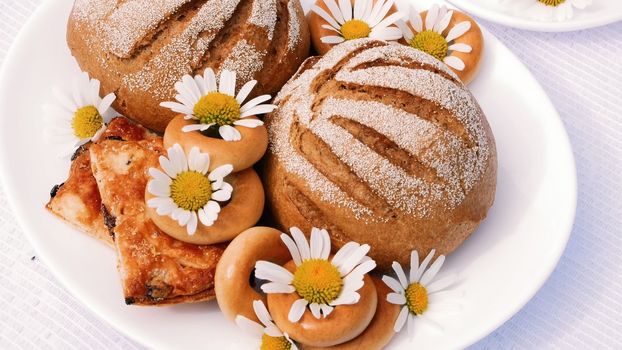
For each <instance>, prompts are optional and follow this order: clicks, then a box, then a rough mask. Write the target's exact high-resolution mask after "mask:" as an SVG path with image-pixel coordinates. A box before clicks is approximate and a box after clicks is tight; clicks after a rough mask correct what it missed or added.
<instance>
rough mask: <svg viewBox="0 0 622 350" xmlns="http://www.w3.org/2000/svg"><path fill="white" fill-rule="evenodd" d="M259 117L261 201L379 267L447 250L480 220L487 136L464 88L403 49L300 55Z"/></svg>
mask: <svg viewBox="0 0 622 350" xmlns="http://www.w3.org/2000/svg"><path fill="white" fill-rule="evenodd" d="M276 103H277V104H278V109H277V110H276V111H275V112H273V113H272V114H270V115H269V116H267V118H266V119H267V126H268V129H269V134H270V142H271V146H270V151H269V154H268V156H267V159H266V161H265V169H264V182H265V186H266V193H267V200H268V203H269V206H270V209H271V212H272V215H273V217H274V219H275V221H276V224H277V225H278V226H280V227H281V228H282V229H285V228H288V227H291V226H298V227H301V228H302V229H303V232H304V231H307V232H310V227H311V226H316V227H324V228H327V229H328V230H329V232H330V233H331V236H332V239H333V243H334V245H335V247H336V248H338V247H340V246H342V245H343V244H345V243H347V242H348V241H350V240H354V241H357V242H359V243H368V244H370V245H371V246H372V250H371V253H370V255H371V257H372V258H374V259H375V260H376V261H377V262H378V264H379V266H380V267H381V268H384V269H387V268H389V266H390V264H391V262H393V261H399V262H400V263H402V264H406V265H407V264H408V261H409V257H410V251H411V250H413V249H416V250H418V251H419V256H422V257H423V256H426V255H427V254H428V252H429V251H430V250H431V249H436V250H437V252H439V253H441V254H446V253H449V252H451V251H453V250H454V249H456V248H457V247H458V246H459V245H460V244H461V243H462V242H463V241H464V240H465V239H466V238H467V237H468V236H469V235H470V234H471V233H472V232H473V231H474V230H475V229H476V228H477V226H478V225H479V224H480V222H481V221H482V220H483V219H484V218H485V217H486V213H487V211H488V209H489V208H490V206H491V205H492V203H493V200H494V196H495V187H496V173H497V155H496V149H495V141H494V138H493V135H492V132H491V130H490V127H489V125H488V122H487V121H486V118H485V116H484V114H483V112H482V110H481V109H480V107H479V105H478V104H477V102H476V100H475V98H474V97H473V96H472V94H471V93H470V92H469V91H468V90H467V89H466V88H465V87H464V85H463V84H462V83H461V82H460V80H459V79H458V77H457V76H456V75H455V74H454V73H453V72H452V71H451V70H450V69H448V68H447V67H446V66H445V65H444V64H442V63H440V62H439V61H437V60H436V59H434V58H433V57H431V56H428V55H427V54H424V53H422V52H420V51H418V50H415V49H413V48H410V47H407V46H403V45H397V44H389V43H386V42H383V41H375V40H369V39H361V40H355V41H349V42H346V43H344V44H341V45H339V46H336V47H335V48H333V49H332V50H331V51H329V52H328V53H327V54H326V55H325V56H324V57H322V58H320V59H318V58H310V59H309V60H308V61H307V62H306V63H305V64H303V66H302V68H301V70H300V71H299V72H298V73H297V74H296V76H295V77H294V78H293V79H292V80H290V81H289V82H288V83H287V84H286V85H285V87H284V88H283V90H282V91H281V93H280V94H279V95H278V97H277V99H276Z"/></svg>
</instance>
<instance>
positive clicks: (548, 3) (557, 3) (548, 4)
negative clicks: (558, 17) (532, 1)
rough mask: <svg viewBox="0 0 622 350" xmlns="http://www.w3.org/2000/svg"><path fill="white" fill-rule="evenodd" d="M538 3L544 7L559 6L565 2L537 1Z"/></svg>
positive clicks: (553, 0) (556, 0)
mask: <svg viewBox="0 0 622 350" xmlns="http://www.w3.org/2000/svg"><path fill="white" fill-rule="evenodd" d="M538 1H539V2H541V3H543V4H545V5H546V6H552V7H555V6H559V5H561V4H563V3H565V2H566V0H538Z"/></svg>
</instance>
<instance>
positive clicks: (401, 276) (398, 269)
mask: <svg viewBox="0 0 622 350" xmlns="http://www.w3.org/2000/svg"><path fill="white" fill-rule="evenodd" d="M391 267H393V271H395V274H396V275H397V279H398V280H399V281H400V284H401V285H402V288H404V289H406V288H408V280H407V279H406V274H405V273H404V269H402V265H400V264H399V263H398V262H396V261H394V262H393V264H392V265H391Z"/></svg>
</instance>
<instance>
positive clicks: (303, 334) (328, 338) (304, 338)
mask: <svg viewBox="0 0 622 350" xmlns="http://www.w3.org/2000/svg"><path fill="white" fill-rule="evenodd" d="M284 267H285V268H286V269H288V270H289V271H290V272H292V273H294V272H295V271H296V265H295V264H294V262H293V261H290V262H288V263H287V264H285V266H284ZM363 281H364V284H363V287H361V289H359V290H358V293H359V294H360V295H361V298H360V300H359V301H358V303H356V304H353V305H337V306H335V309H334V310H333V312H331V313H330V315H328V316H327V317H326V318H324V317H322V318H320V319H317V318H315V317H314V316H313V314H311V311H309V309H308V308H307V310H305V313H304V314H303V315H302V318H301V319H300V320H299V321H298V322H290V321H289V319H288V318H287V317H288V314H289V310H290V309H291V307H292V304H293V303H294V302H295V301H296V300H298V299H300V296H299V295H298V294H297V293H290V294H268V309H269V310H270V315H272V318H273V319H274V323H275V324H276V325H277V326H278V327H279V329H280V330H282V331H283V332H284V333H287V334H288V335H289V336H290V337H292V338H293V339H296V341H298V342H300V343H302V344H306V345H311V346H320V347H322V346H324V347H325V346H333V345H337V344H341V343H345V342H347V341H350V340H352V339H354V338H356V337H357V336H358V335H359V334H361V333H362V332H363V331H364V330H365V328H367V326H368V325H369V323H370V322H371V320H372V318H373V317H374V314H375V313H376V305H377V303H378V296H377V294H376V287H375V286H374V283H373V282H372V279H371V277H369V275H365V277H364V279H363Z"/></svg>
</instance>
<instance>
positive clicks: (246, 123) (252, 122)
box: [233, 119, 264, 128]
mask: <svg viewBox="0 0 622 350" xmlns="http://www.w3.org/2000/svg"><path fill="white" fill-rule="evenodd" d="M233 124H234V125H237V126H243V127H245V128H256V127H258V126H262V125H263V124H264V123H263V121H261V120H259V119H240V120H236V121H235V122H234V123H233Z"/></svg>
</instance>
